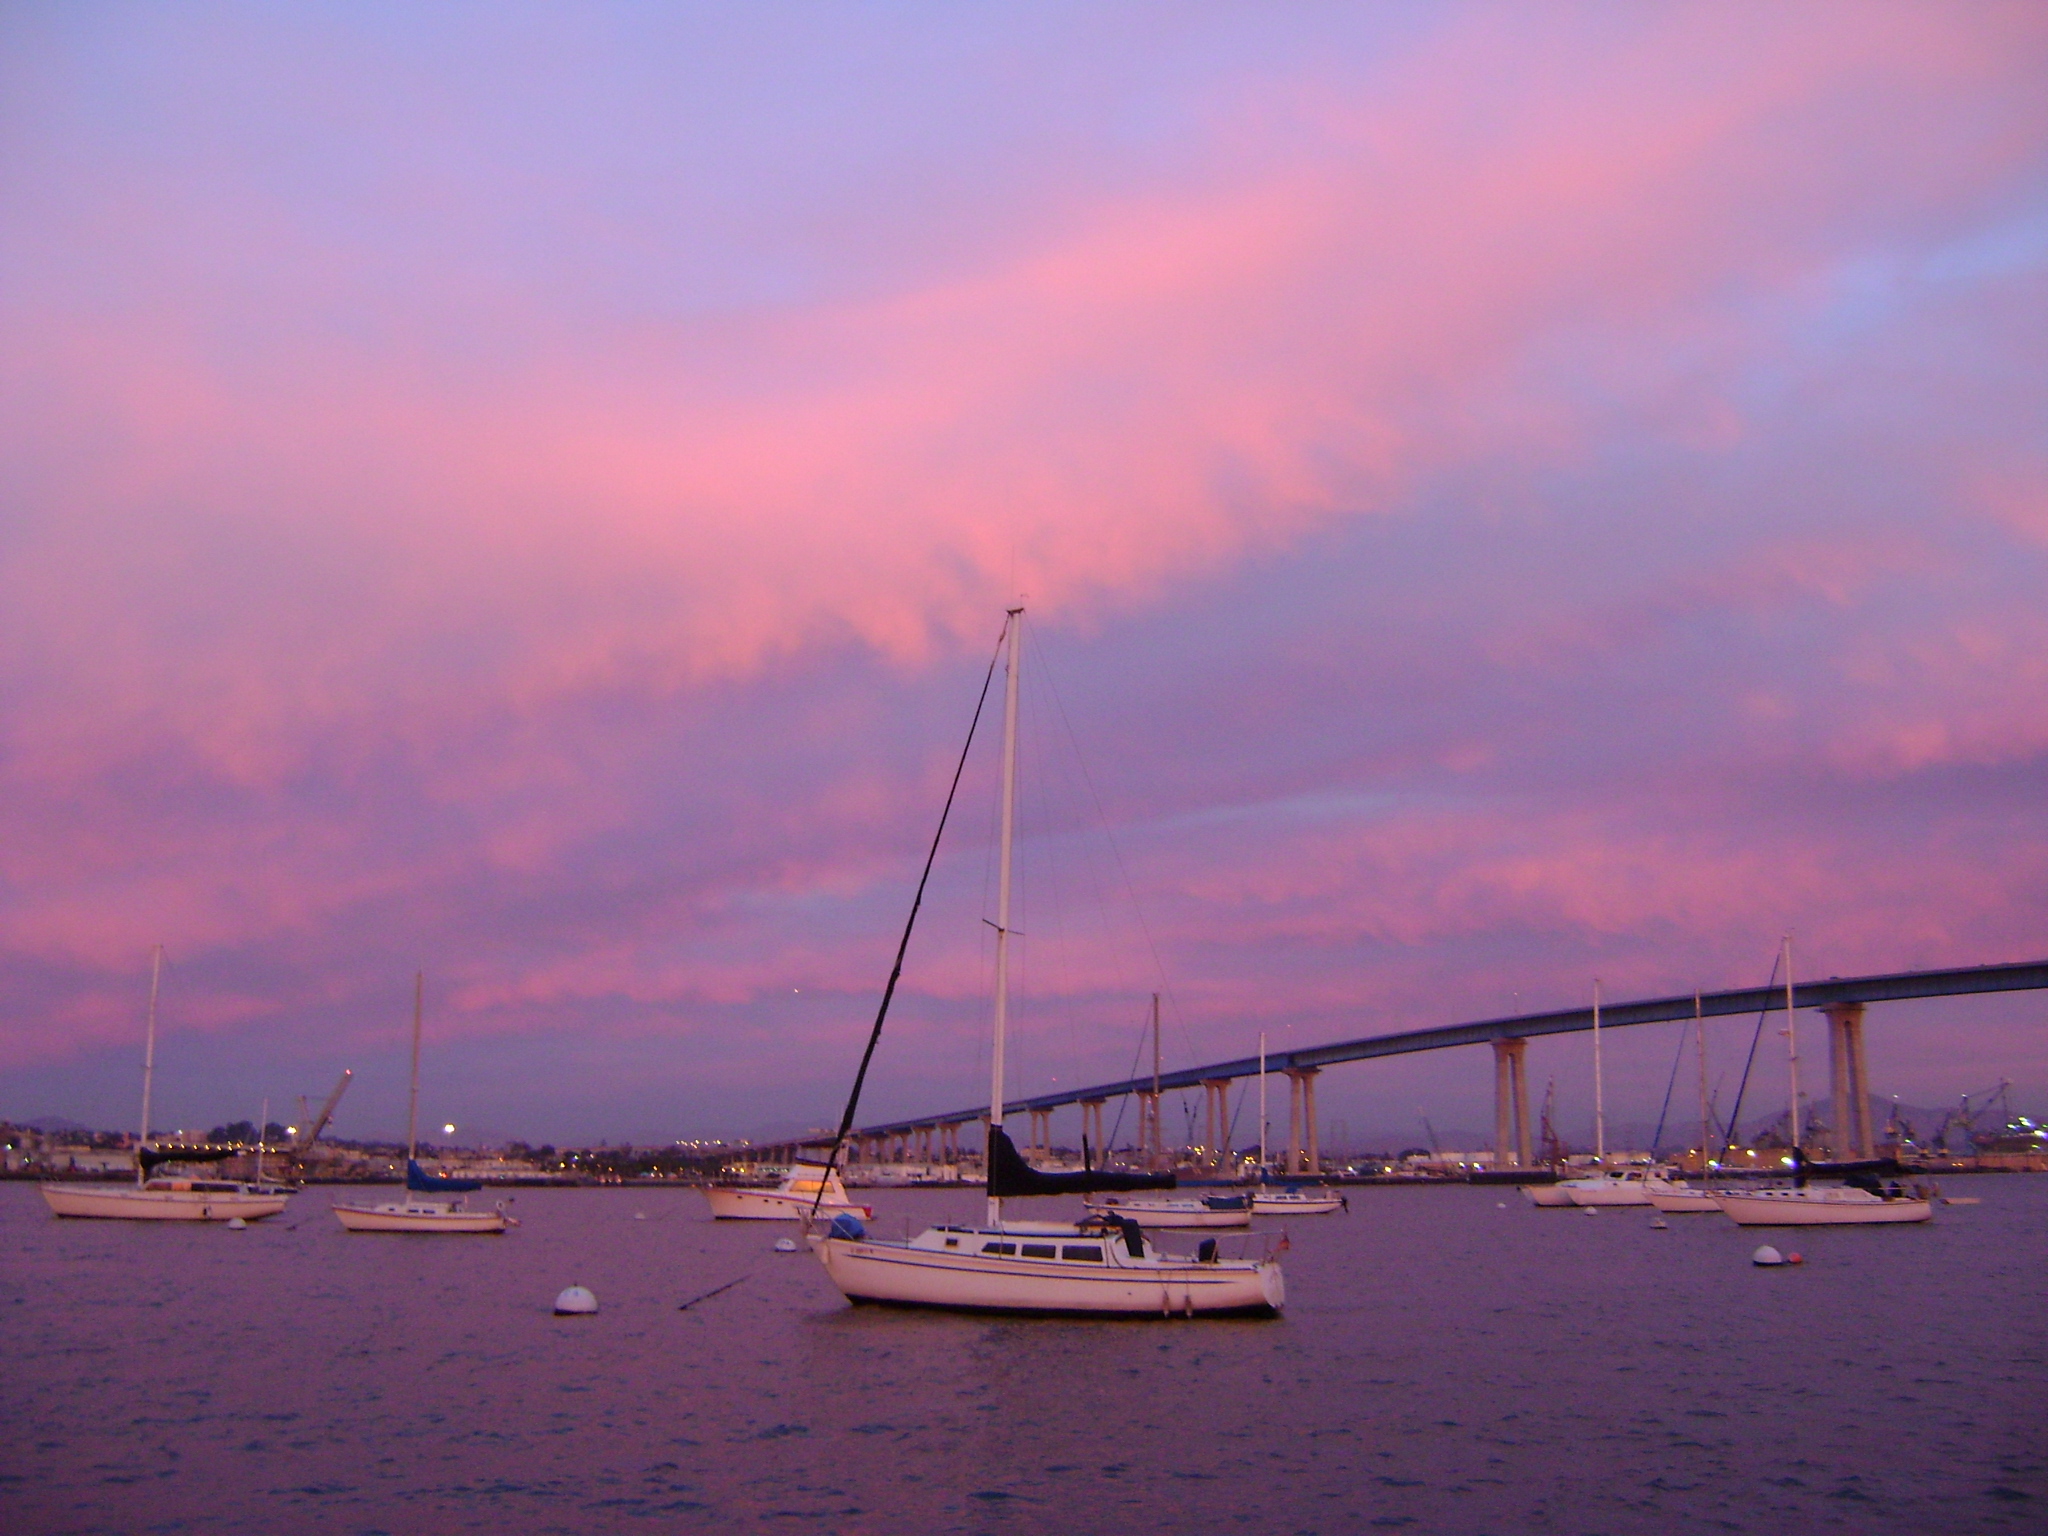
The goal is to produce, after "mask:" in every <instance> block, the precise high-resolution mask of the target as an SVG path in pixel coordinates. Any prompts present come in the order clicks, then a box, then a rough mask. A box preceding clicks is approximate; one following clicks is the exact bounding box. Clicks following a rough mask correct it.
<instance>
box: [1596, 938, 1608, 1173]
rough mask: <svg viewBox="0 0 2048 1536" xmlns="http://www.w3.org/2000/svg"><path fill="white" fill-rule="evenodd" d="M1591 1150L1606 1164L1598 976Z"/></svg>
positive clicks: (1598, 984)
mask: <svg viewBox="0 0 2048 1536" xmlns="http://www.w3.org/2000/svg"><path fill="white" fill-rule="evenodd" d="M1593 1152H1594V1155H1595V1156H1597V1157H1598V1158H1599V1159H1600V1166H1601V1167H1603V1168H1604V1167H1606V1166H1607V1078H1606V1076H1605V1074H1604V1073H1603V1072H1602V1071H1601V1063H1600V978H1599V977H1598V976H1595V977H1594V978H1593Z"/></svg>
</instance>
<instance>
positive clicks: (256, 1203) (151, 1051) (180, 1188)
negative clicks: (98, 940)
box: [41, 944, 293, 1222]
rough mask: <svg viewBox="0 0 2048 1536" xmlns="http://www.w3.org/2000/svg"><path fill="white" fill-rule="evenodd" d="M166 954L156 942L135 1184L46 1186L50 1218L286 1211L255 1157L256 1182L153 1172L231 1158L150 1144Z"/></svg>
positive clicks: (287, 1193)
mask: <svg viewBox="0 0 2048 1536" xmlns="http://www.w3.org/2000/svg"><path fill="white" fill-rule="evenodd" d="M163 963H164V950H163V946H162V945H161V944H159V945H158V946H157V947H156V950H155V952H154V953H153V954H152V956H151V958H150V968H149V1028H148V1034H147V1037H146V1043H145V1044H144V1046H143V1051H142V1134H141V1135H140V1136H138V1137H137V1138H136V1141H135V1183H134V1184H133V1185H132V1186H129V1185H120V1184H44V1185H42V1186H41V1189H42V1192H43V1203H44V1204H45V1205H47V1206H49V1208H50V1213H51V1214H52V1215H53V1216H73V1217H88V1218H96V1219H99V1220H106V1221H234V1220H236V1219H237V1218H239V1219H241V1220H242V1221H245V1222H247V1221H261V1220H262V1219H263V1218H264V1217H266V1216H275V1215H276V1214H277V1213H278V1212H279V1211H282V1210H283V1209H284V1208H285V1205H286V1203H287V1202H288V1201H289V1200H290V1199H291V1197H292V1193H293V1192H292V1191H291V1190H289V1189H286V1188H284V1187H283V1186H282V1185H278V1184H265V1183H264V1182H263V1180H262V1158H261V1154H260V1153H259V1154H258V1159H257V1180H256V1182H255V1183H254V1184H244V1183H240V1182H238V1181H235V1180H231V1179H197V1178H192V1177H189V1176H164V1177H159V1176H156V1175H154V1174H152V1172H151V1170H152V1169H155V1168H160V1167H162V1166H163V1165H165V1164H166V1163H185V1164H192V1163H217V1162H220V1161H221V1160H223V1159H224V1158H229V1157H233V1156H234V1155H235V1149H234V1148H233V1147H179V1146H170V1147H152V1146H151V1145H150V1144H149V1111H150V1102H149V1100H150V1093H151V1090H152V1089H153V1088H154V1086H155V1083H156V1002H157V994H158V991H159V987H160V983H161V981H162V979H163Z"/></svg>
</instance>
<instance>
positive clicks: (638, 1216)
mask: <svg viewBox="0 0 2048 1536" xmlns="http://www.w3.org/2000/svg"><path fill="white" fill-rule="evenodd" d="M633 1219H634V1220H635V1221H645V1220H646V1219H647V1213H646V1212H645V1211H635V1212H634V1213H633Z"/></svg>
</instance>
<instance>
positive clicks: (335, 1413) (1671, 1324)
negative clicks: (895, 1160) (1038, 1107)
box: [0, 1177, 2048, 1536]
mask: <svg viewBox="0 0 2048 1536" xmlns="http://www.w3.org/2000/svg"><path fill="white" fill-rule="evenodd" d="M1950 1192H1951V1193H1957V1194H1962V1193H1967V1194H1970V1195H1976V1196H1981V1197H1982V1200H1983V1203H1982V1204H1981V1205H1975V1206H1951V1207H1947V1208H1945V1209H1943V1210H1942V1211H1941V1212H1940V1214H1939V1215H1938V1217H1937V1219H1936V1221H1935V1222H1934V1223H1933V1224H1932V1225H1930V1226H1927V1227H1924V1228H1882V1229H1863V1230H1853V1229H1850V1230H1835V1231H1814V1232H1804V1233H1799V1234H1797V1235H1795V1236H1792V1237H1791V1241H1790V1243H1789V1244H1787V1243H1786V1242H1785V1239H1784V1236H1783V1235H1781V1236H1780V1237H1779V1238H1777V1239H1776V1241H1778V1242H1779V1243H1780V1245H1781V1246H1795V1247H1797V1248H1799V1249H1800V1250H1802V1251H1803V1252H1804V1253H1805V1254H1806V1255H1807V1258H1808V1262H1807V1263H1806V1265H1805V1266H1804V1267H1802V1268H1800V1269H1797V1270H1776V1271H1772V1270H1757V1269H1753V1268H1752V1267H1751V1266H1750V1264H1749V1263H1748V1254H1749V1252H1750V1250H1751V1249H1752V1248H1754V1247H1755V1246H1756V1245H1757V1244H1758V1243H1759V1242H1761V1241H1763V1240H1764V1239H1763V1237H1761V1236H1759V1235H1757V1234H1755V1233H1745V1232H1743V1231H1741V1230H1739V1229H1737V1228H1735V1227H1734V1226H1732V1225H1730V1224H1729V1223H1728V1222H1726V1221H1725V1220H1723V1219H1722V1218H1720V1217H1718V1216H1700V1217H1676V1218H1673V1219H1672V1221H1671V1225H1670V1230H1668V1231H1663V1232H1657V1231H1653V1230H1651V1229H1650V1226H1649V1219H1650V1218H1649V1216H1648V1214H1647V1213H1637V1212H1616V1211H1603V1212H1601V1213H1600V1214H1599V1215H1598V1216H1597V1217H1587V1216H1585V1215H1584V1214H1582V1213H1577V1212H1549V1211H1541V1212H1539V1211H1535V1210H1533V1209H1529V1208H1527V1207H1526V1206H1524V1205H1523V1203H1522V1202H1521V1201H1520V1200H1519V1199H1518V1198H1517V1197H1516V1196H1515V1195H1514V1194H1513V1193H1512V1192H1506V1193H1503V1192H1500V1191H1495V1190H1487V1189H1470V1188H1464V1187H1452V1188H1430V1189H1417V1188H1374V1189H1359V1190H1354V1191H1352V1195H1351V1204H1352V1209H1351V1214H1350V1215H1349V1216H1346V1217H1323V1218H1306V1219H1299V1220H1295V1221H1293V1222H1291V1223H1289V1224H1288V1225H1289V1226H1290V1229H1291V1231H1292V1235H1293V1244H1294V1246H1293V1251H1292V1252H1291V1253H1290V1254H1289V1255H1288V1256H1287V1261H1286V1262H1287V1268H1288V1276H1287V1279H1288V1291H1289V1307H1288V1311H1287V1315H1286V1316H1285V1317H1284V1318H1282V1319H1280V1320H1278V1321H1270V1322H1259V1321H1230V1322H1207V1321H1205V1322H1184V1321H1176V1322H1170V1323H1169V1322H1142V1323H1115V1322H1105V1323H1074V1322H1053V1321H1030V1322H1021V1321H1020V1322H1000V1321H988V1320H983V1319H970V1318H959V1317H947V1316H941V1315H926V1314H916V1313H906V1312H882V1311H874V1310H868V1309H863V1310H861V1311H858V1312H856V1311H854V1310H852V1309H850V1308H848V1307H847V1306H846V1305H845V1303H844V1302H842V1301H841V1300H840V1298H839V1296H838V1294H837V1293H836V1292H835V1291H833V1290H832V1289H831V1287H830V1285H829V1284H828V1283H827V1282H826V1280H825V1278H824V1275H823V1273H822V1272H821V1271H820V1270H819V1268H818V1266H817V1263H816V1261H815V1260H813V1259H812V1258H811V1257H810V1255H809V1254H808V1253H798V1254H791V1255H781V1254H776V1253H774V1252H773V1251H772V1249H771V1244H772V1243H773V1241H774V1239H775V1238H776V1237H777V1236H780V1235H783V1234H784V1233H786V1232H788V1231H789V1230H790V1229H789V1228H787V1227H783V1226H780V1225H776V1224H768V1223H720V1224H716V1225H714V1224H713V1223H712V1222H711V1221H709V1220H708V1219H707V1217H706V1214H705V1209H704V1203H703V1201H702V1199H701V1198H700V1197H699V1196H697V1195H695V1194H694V1193H690V1192H687V1191H681V1190H640V1189H607V1190H544V1191H525V1192H521V1193H520V1195H519V1197H518V1200H517V1203H516V1205H515V1207H514V1209H515V1210H517V1211H518V1213H519V1214H520V1215H521V1216H522V1217H523V1218H524V1220H525V1225H524V1227H522V1228H521V1229H520V1230H519V1231H517V1232H515V1233H513V1234H511V1235H510V1236H508V1237H503V1238H483V1237H480V1238H440V1239H419V1238H403V1237H372V1236H350V1235H345V1234H344V1233H343V1232H342V1231H341V1230H340V1228H339V1227H338V1226H337V1225H336V1224H335V1223H334V1221H333V1218H332V1217H330V1216H329V1215H328V1214H327V1212H326V1207H327V1205H328V1204H329V1202H330V1201H331V1200H332V1199H333V1198H334V1192H333V1191H331V1190H327V1189H316V1190H313V1191H310V1192H308V1193H306V1194H302V1195H300V1196H299V1197H298V1198H297V1200H295V1201H294V1203H293V1208H292V1209H291V1210H290V1211H289V1212H288V1213H287V1214H286V1215H285V1216H284V1217H283V1218H281V1219H279V1220H277V1221H274V1222H271V1223H266V1224H264V1225H262V1226H259V1227H256V1228H253V1229H251V1230H249V1231H247V1232H229V1231H226V1230H224V1229H222V1228H217V1227H213V1228H188V1227H182V1226H151V1225H144V1224H128V1223H117V1222H90V1221H87V1222H77V1221H72V1222H60V1221H56V1220H54V1219H52V1218H50V1217H48V1216H47V1215H45V1214H44V1211H43V1206H42V1202H41V1200H40V1199H39V1198H38V1197H37V1195H36V1192H35V1190H34V1189H33V1188H32V1187H31V1186H28V1185H20V1184H16V1185H8V1186H4V1187H0V1229H4V1238H0V1342H4V1346H5V1356H4V1358H5V1361H6V1388H7V1393H6V1395H7V1402H8V1407H9V1410H10V1411H9V1413H8V1418H7V1433H6V1435H5V1436H4V1441H0V1443H4V1447H5V1448H4V1450H0V1530H5V1531H6V1532H8V1533H10V1536H31V1533H33V1536H40V1533H46V1532H120V1533H137V1532H179V1531H205V1532H209V1533H213V1532H220V1531H236V1532H240V1531H254V1530H257V1529H259V1528H260V1529H267V1530H277V1531H288V1532H293V1533H325V1532H350V1533H356V1532H390V1533H393V1536H420V1533H434V1536H440V1533H452V1532H469V1531H477V1532H494V1533H497V1532H510V1533H523V1532H555V1531H560V1532H574V1533H591V1532H610V1531H666V1530H683V1531H690V1530H699V1529H703V1530H709V1529H712V1528H719V1529H724V1530H761V1529H772V1530H783V1529H787V1530H794V1531H821V1532H876V1533H881V1532H891V1533H897V1532H905V1531H974V1532H981V1531H988V1532H1006V1531H1012V1530H1014V1531H1018V1532H1027V1531H1029V1532H1034V1533H1036V1532H1090V1531H1115V1532H1119V1533H1132V1532H1140V1531H1143V1532H1162V1533H1164V1532H1175V1533H1178V1532H1186V1531H1196V1530H1215V1531H1233V1532H1234V1531H1244V1530H1254V1529H1256V1530H1258V1531H1260V1532H1273V1533H1282V1532H1326V1531H1352V1530H1370V1529H1389V1528H1399V1527H1403V1526H1410V1527H1413V1528H1414V1529H1415V1530H1417V1531H1426V1532H1431V1533H1437V1532H1445V1533H1463V1532H1472V1533H1479V1532H1491V1533H1499V1536H1511V1533H1522V1532H1531V1531H1541V1532H1562V1533H1593V1532H1614V1533H1622V1532H1660V1533H1664V1532H1694V1531H1716V1530H1722V1531H1756V1532H1770V1533H1773V1536H1784V1533H1787V1532H1810V1531H1845V1532H1856V1533H1867V1532H1891V1531H1899V1532H1908V1531H1910V1532H1914V1533H1926V1532H1960V1531H1976V1530H1983V1531H2039V1530H2042V1529H2048V1476H2044V1463H2048V1444H2044V1429H2043V1425H2044V1419H2043V1414H2044V1412H2048V1370H2044V1355H2048V1349H2044V1342H2048V1341H2044V1333H2048V1307H2044V1306H2043V1304H2042V1303H2043V1285H2042V1273H2043V1260H2044V1257H2048V1245H2044V1241H2043V1237H2044V1228H2048V1178H2033V1179H2028V1178H2024V1177H2007V1178H1979V1179H1974V1180H1965V1181H1956V1182H1955V1184H1954V1185H1953V1186H1952V1188H1951V1191H1950ZM1502 1201H1505V1202H1506V1204H1505V1207H1503V1205H1502V1204H1501V1202H1502ZM875 1203H876V1204H877V1205H878V1206H879V1208H880V1216H879V1219H878V1225H880V1226H881V1228H882V1229H883V1230H884V1231H890V1230H895V1229H897V1228H900V1227H901V1226H902V1225H903V1224H904V1223H905V1222H908V1223H911V1224H913V1225H922V1224H924V1223H925V1222H927V1221H929V1220H932V1219H939V1218H948V1219H951V1218H959V1217H966V1216H970V1215H971V1214H972V1213H973V1212H974V1211H976V1210H977V1209H978V1206H979V1201H978V1199H976V1198H975V1197H974V1196H973V1195H972V1194H971V1193H968V1192H964V1191H904V1192H900V1193H892V1192H881V1193H879V1194H878V1195H877V1197H876V1202H875ZM1042 1204H1044V1205H1045V1206H1046V1207H1047V1210H1046V1211H1044V1212H1040V1211H1037V1210H1034V1211H1033V1212H1032V1214H1034V1215H1038V1214H1050V1212H1051V1210H1052V1209H1054V1208H1057V1207H1056V1203H1053V1202H1044V1203H1042ZM741 1276H744V1277H745V1279H744V1280H743V1281H742V1282H741V1283H740V1284H738V1285H736V1286H734V1287H733V1288H731V1289H730V1290H727V1291H725V1292H723V1293H722V1294H720V1295H717V1296H715V1297H712V1298H711V1299H709V1300H707V1301H703V1302H701V1303H699V1304H698V1305H696V1306H695V1307H692V1308H691V1309H689V1310H687V1311H685V1310H678V1303H680V1302H682V1301H685V1300H688V1299H689V1298H691V1297H692V1296H695V1295H698V1294H700V1293H702V1292H704V1291H708V1290H710V1289H711V1288H712V1287H714V1286H718V1285H721V1284H723V1283H725V1282H726V1281H729V1280H733V1279H735V1278H738V1277H741ZM572 1282H580V1283H582V1284H585V1285H588V1286H590V1287H591V1288H592V1289H593V1290H595V1291H596V1292H597V1295H598V1297H599V1299H600V1302H601V1303H602V1307H603V1310H602V1312H601V1313H600V1314H599V1315H598V1316H596V1317H592V1318H577V1319H557V1318H555V1317H553V1316H551V1315H550V1312H549V1306H550V1303H551V1301H552V1300H553V1297H554V1295H555V1293H556V1292H557V1291H558V1290H560V1289H561V1288H562V1287H563V1286H565V1285H568V1284H570V1283H572Z"/></svg>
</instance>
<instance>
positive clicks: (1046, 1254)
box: [1024, 1243, 1060, 1259]
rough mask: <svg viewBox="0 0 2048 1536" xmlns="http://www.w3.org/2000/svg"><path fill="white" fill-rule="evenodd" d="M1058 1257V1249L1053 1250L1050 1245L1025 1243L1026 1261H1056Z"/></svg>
mask: <svg viewBox="0 0 2048 1536" xmlns="http://www.w3.org/2000/svg"><path fill="white" fill-rule="evenodd" d="M1059 1256H1060V1251H1059V1249H1057V1248H1055V1247H1054V1246H1053V1245H1052V1244H1051V1243H1026V1244H1025V1245H1024V1257H1025V1258H1027V1259H1056V1258H1058V1257H1059Z"/></svg>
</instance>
